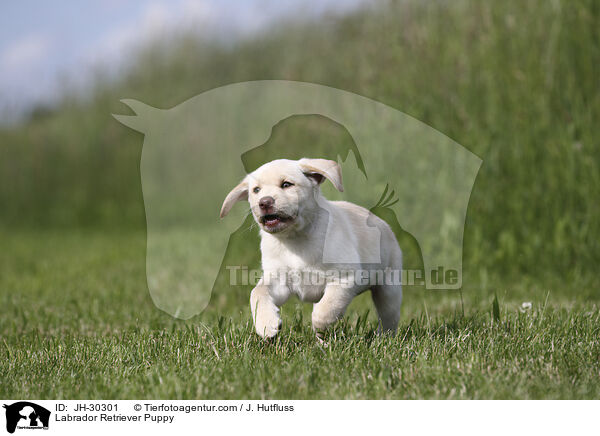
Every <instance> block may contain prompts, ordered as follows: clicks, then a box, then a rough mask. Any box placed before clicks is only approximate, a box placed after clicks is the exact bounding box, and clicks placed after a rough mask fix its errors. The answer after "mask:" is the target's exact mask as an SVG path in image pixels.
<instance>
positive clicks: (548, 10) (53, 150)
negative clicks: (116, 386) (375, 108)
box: [0, 0, 600, 281]
mask: <svg viewBox="0 0 600 436" xmlns="http://www.w3.org/2000/svg"><path fill="white" fill-rule="evenodd" d="M599 14H600V5H599V4H598V2H595V1H593V0H590V1H584V0H582V1H573V2H559V1H554V2H548V1H528V2H524V3H523V2H517V1H515V2H512V1H508V2H486V3H482V2H477V1H464V0H460V1H452V2H446V1H432V2H418V1H401V2H390V3H387V2H386V3H378V5H377V6H376V7H370V8H368V9H364V10H358V11H353V12H351V13H349V14H347V15H344V16H341V17H330V18H327V17H323V18H322V19H320V20H317V21H312V22H310V21H309V22H304V23H294V22H293V21H291V20H290V22H288V23H285V24H281V25H275V26H274V28H273V29H272V30H270V31H269V32H264V33H263V34H260V35H258V36H254V37H252V38H249V39H244V40H242V41H239V42H237V43H235V44H233V45H227V46H226V45H223V44H218V43H210V42H209V41H205V40H203V39H202V38H198V37H192V36H186V35H179V36H177V37H176V38H173V40H172V41H170V42H169V44H168V45H166V46H165V45H164V44H163V45H158V44H156V45H148V46H147V47H145V48H144V50H140V52H139V53H138V54H137V55H136V56H137V57H136V59H135V61H134V62H131V64H132V66H131V67H130V68H129V70H128V71H126V73H124V74H122V75H120V76H119V77H118V78H117V79H111V80H109V79H106V80H103V79H102V78H98V79H97V81H96V82H95V83H94V87H93V91H92V92H91V93H90V95H88V96H87V97H85V98H83V97H77V96H76V95H75V94H69V95H68V96H65V98H64V99H62V101H61V102H60V104H58V105H57V106H56V107H40V108H38V109H35V110H33V111H32V113H31V116H30V117H29V118H28V119H27V120H26V121H24V122H22V123H20V124H18V125H16V126H8V127H6V126H5V127H3V128H2V130H1V131H0V143H1V144H2V145H1V149H0V153H1V156H0V165H1V167H0V168H1V170H0V204H1V205H2V207H1V208H0V224H1V226H2V227H3V228H4V229H6V230H7V231H12V230H14V229H19V230H22V231H26V230H28V229H35V230H40V229H69V230H71V229H74V228H78V229H79V228H85V229H102V231H116V230H118V231H124V230H127V229H132V230H143V229H144V226H145V220H144V209H143V203H142V195H141V185H140V177H139V159H140V152H141V147H142V142H143V137H142V136H141V135H140V134H138V133H135V132H133V131H130V130H129V129H127V128H125V127H123V126H121V125H120V124H119V123H118V122H116V121H115V120H114V119H113V118H112V117H111V113H127V112H128V109H126V108H125V107H124V106H123V105H121V104H120V103H119V99H121V98H125V97H128V98H136V99H138V100H141V101H144V102H146V103H148V104H150V105H153V106H155V107H159V108H169V107H172V106H174V105H177V104H179V103H180V102H182V101H184V100H185V99H187V98H189V97H191V96H194V95H196V94H198V93H200V92H202V91H205V90H208V89H211V88H214V87H218V86H221V85H225V84H228V83H233V82H238V81H246V80H257V79H288V80H299V81H308V82H314V83H318V84H324V85H328V86H333V87H338V88H342V89H345V90H349V91H352V92H355V93H358V94H361V95H365V96H367V97H369V98H372V99H375V100H379V101H381V102H383V103H385V104H388V105H390V106H392V107H394V108H396V109H399V110H401V111H404V112H405V113H407V114H409V115H412V116H414V117H416V118H417V119H419V120H421V121H423V122H425V123H427V124H429V125H430V126H432V127H434V128H436V129H437V130H439V131H441V132H442V133H444V134H446V135H448V136H450V137H451V138H452V139H454V140H455V141H457V142H458V143H460V144H462V145H463V146H464V147H466V148H468V149H469V150H471V151H472V152H474V153H475V154H477V155H478V156H480V157H481V158H482V159H483V166H482V167H481V170H480V172H479V175H478V178H477V180H476V183H475V187H474V191H473V194H472V197H471V202H470V205H469V210H468V216H467V223H466V229H465V253H464V256H465V263H466V266H467V269H468V270H470V272H471V273H473V269H476V270H477V274H476V277H477V278H480V276H481V275H482V274H486V273H485V272H482V271H484V270H487V271H488V272H489V273H498V274H499V276H500V277H501V278H504V277H506V275H507V274H517V275H520V274H525V275H527V276H530V277H535V278H536V279H538V280H542V281H543V280H546V279H547V278H548V276H550V275H552V276H557V277H561V278H564V279H565V280H572V279H578V278H581V276H585V275H586V274H591V275H593V273H594V270H595V268H596V266H597V265H598V262H599V260H600V244H599V243H598V241H599V239H600V220H599V219H598V217H599V213H600V209H599V208H600V202H598V198H600V195H599V194H600V183H599V182H600V171H599V170H600V168H599V159H600V144H599V130H600V127H599V124H598V120H599V119H600V80H599V78H600V74H599V73H600V71H599V65H600V42H599V39H600V34H599V32H598V27H599V26H598V24H599V23H600V21H599ZM297 136H298V135H296V134H294V130H293V129H290V130H289V133H288V137H289V141H290V142H293V141H294V139H295V138H297ZM304 140H305V138H301V139H297V142H296V144H302V143H303V142H302V141H304ZM304 143H305V142H304ZM223 176H224V177H227V175H226V174H224V175H223ZM472 278H473V276H472Z"/></svg>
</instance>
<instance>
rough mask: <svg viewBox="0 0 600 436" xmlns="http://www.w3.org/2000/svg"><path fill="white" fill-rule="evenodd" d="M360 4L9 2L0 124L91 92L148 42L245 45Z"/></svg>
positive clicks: (0, 30) (1, 48)
mask: <svg viewBox="0 0 600 436" xmlns="http://www.w3.org/2000/svg"><path fill="white" fill-rule="evenodd" d="M360 3H361V0H344V1H339V0H338V1H335V0H325V1H323V0H320V1H316V0H315V1H309V2H307V1H302V0H288V1H285V2H284V1H274V0H239V1H229V2H228V1H218V0H175V1H166V0H152V1H148V0H131V1H124V0H104V1H86V2H82V1H75V0H65V1H60V2H41V1H32V0H20V1H17V2H7V3H5V4H4V5H3V6H2V11H1V13H0V20H1V24H2V25H1V26H0V119H5V120H6V119H10V118H11V117H14V116H15V114H18V113H20V112H22V111H23V110H26V109H27V108H28V107H30V106H31V105H32V104H34V103H36V102H48V101H52V99H53V98H55V97H56V96H57V95H60V93H61V89H64V87H74V86H77V85H79V86H85V85H84V84H85V80H86V79H87V78H88V77H89V76H90V74H91V71H92V69H93V67H95V66H97V65H101V66H104V67H110V68H114V67H115V66H118V65H120V64H122V63H123V61H124V59H125V56H126V54H127V53H128V52H130V51H131V49H133V48H134V47H135V45H136V44H141V43H143V42H144V41H146V40H148V39H153V38H157V37H160V35H161V34H169V33H172V32H173V31H175V30H181V29H185V28H190V29H193V30H194V31H198V32H199V33H207V34H212V35H213V36H214V35H216V36H218V37H221V38H244V37H247V36H248V35H252V34H253V33H255V32H257V31H260V30H262V29H264V28H265V26H267V25H268V24H269V23H272V22H273V21H276V20H277V19H278V18H279V17H281V16H286V15H290V14H298V13H301V14H304V15H308V16H311V15H318V14H320V13H322V12H323V11H326V10H328V11H338V12H343V11H346V10H349V9H353V8H355V7H356V6H357V5H359V4H360Z"/></svg>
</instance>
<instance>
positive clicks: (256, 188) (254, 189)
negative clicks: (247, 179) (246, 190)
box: [252, 186, 260, 194]
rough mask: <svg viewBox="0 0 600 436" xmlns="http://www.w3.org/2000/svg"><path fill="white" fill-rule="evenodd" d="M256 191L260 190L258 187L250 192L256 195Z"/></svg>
mask: <svg viewBox="0 0 600 436" xmlns="http://www.w3.org/2000/svg"><path fill="white" fill-rule="evenodd" d="M258 191H260V188H259V187H258V186H257V187H256V188H254V189H253V190H252V192H254V193H255V194H258Z"/></svg>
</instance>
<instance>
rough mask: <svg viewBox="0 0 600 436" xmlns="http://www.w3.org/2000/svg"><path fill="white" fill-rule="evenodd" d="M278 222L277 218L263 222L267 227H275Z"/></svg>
mask: <svg viewBox="0 0 600 436" xmlns="http://www.w3.org/2000/svg"><path fill="white" fill-rule="evenodd" d="M278 222H279V218H271V219H268V220H266V221H265V225H266V226H268V227H273V226H275V225H277V223H278Z"/></svg>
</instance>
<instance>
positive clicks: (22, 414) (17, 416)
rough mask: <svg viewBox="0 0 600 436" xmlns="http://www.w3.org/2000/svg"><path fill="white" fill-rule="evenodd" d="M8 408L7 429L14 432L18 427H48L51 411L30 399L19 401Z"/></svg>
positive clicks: (5, 406)
mask: <svg viewBox="0 0 600 436" xmlns="http://www.w3.org/2000/svg"><path fill="white" fill-rule="evenodd" d="M4 408H5V409H6V431H8V432H9V433H14V432H15V429H16V428H17V427H19V428H20V429H21V428H25V429H44V430H47V429H48V424H49V423H50V411H49V410H48V409H45V408H43V407H42V406H38V405H37V404H35V403H30V402H29V401H19V402H18V403H13V404H11V405H10V406H7V405H6V404H5V405H4Z"/></svg>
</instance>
